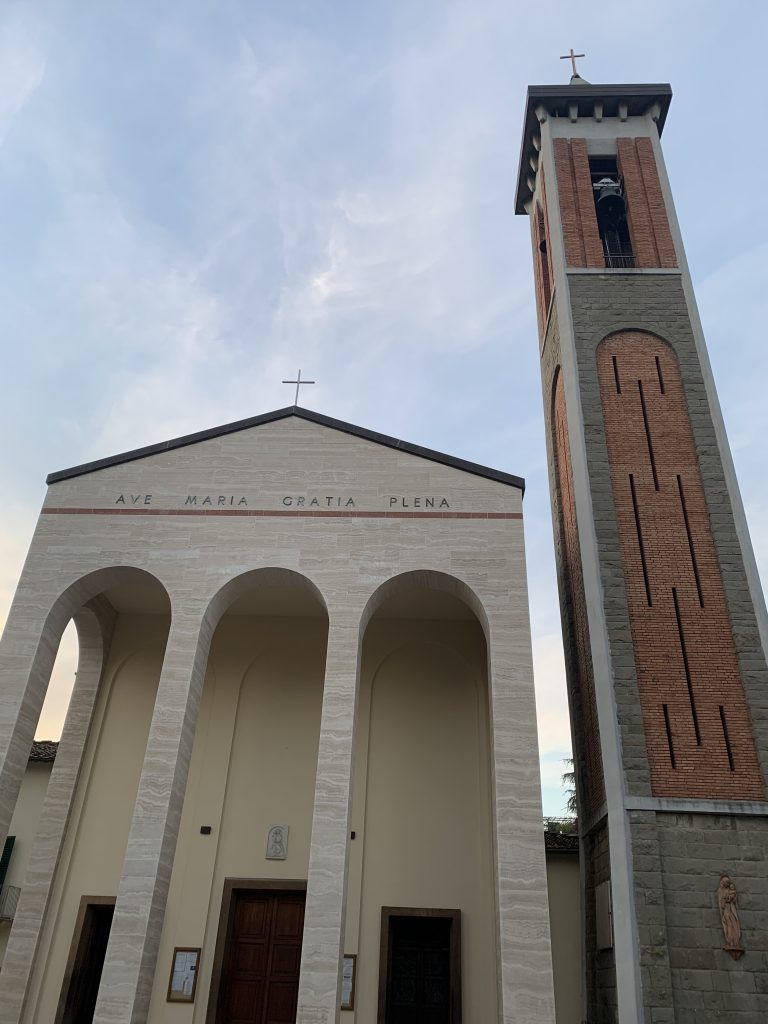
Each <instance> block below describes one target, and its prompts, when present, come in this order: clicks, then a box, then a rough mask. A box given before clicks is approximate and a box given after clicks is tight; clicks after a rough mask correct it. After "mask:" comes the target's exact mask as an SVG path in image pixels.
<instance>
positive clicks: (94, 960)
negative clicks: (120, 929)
mask: <svg viewBox="0 0 768 1024" xmlns="http://www.w3.org/2000/svg"><path fill="white" fill-rule="evenodd" d="M114 912H115V907H114V902H113V901H106V900H105V901H103V902H101V903H85V904H84V905H83V906H82V908H81V911H80V920H81V925H80V933H79V937H77V938H76V944H77V945H76V952H75V956H74V961H73V963H72V967H71V973H70V974H69V979H68V981H67V980H65V982H64V989H65V992H66V995H65V996H64V997H63V1000H62V1001H61V1002H60V1003H59V1012H58V1014H57V1018H56V1019H57V1022H58V1024H90V1022H91V1021H92V1020H93V1012H94V1010H95V1009H96V997H97V995H98V993H99V982H100V981H101V972H102V968H103V967H104V957H105V956H106V953H107V943H108V942H109V932H110V929H111V927H112V916H113V914H114Z"/></svg>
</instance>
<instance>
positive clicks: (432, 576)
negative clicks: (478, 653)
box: [360, 569, 489, 643]
mask: <svg viewBox="0 0 768 1024" xmlns="http://www.w3.org/2000/svg"><path fill="white" fill-rule="evenodd" d="M414 591H417V592H418V591H423V592H424V593H425V594H429V593H435V592H438V593H443V594H448V595H450V596H451V597H455V598H457V599H458V600H459V601H461V602H462V603H463V604H465V605H467V607H468V608H469V609H470V611H471V612H473V613H474V615H475V618H476V619H477V621H478V622H479V623H480V625H481V627H482V630H483V633H484V634H485V640H486V643H487V642H488V638H489V623H488V616H487V614H486V611H485V608H484V606H483V603H482V601H481V600H480V598H479V597H478V596H477V594H476V593H475V592H474V590H472V588H471V587H470V586H469V584H467V583H465V582H464V581H463V580H461V579H459V578H458V576H452V575H450V574H449V573H446V572H440V571H438V570H436V569H412V570H409V571H407V572H403V573H399V574H398V575H397V576H391V577H390V578H389V579H388V580H385V581H384V583H382V584H381V585H380V586H379V587H377V589H376V590H374V592H373V593H372V594H371V596H370V597H369V598H368V601H367V602H366V605H365V608H364V609H363V613H362V615H361V617H360V639H361V640H362V638H363V637H364V635H365V631H366V629H367V627H368V624H369V622H370V621H371V619H372V618H373V616H374V615H375V614H376V612H377V611H378V610H379V609H380V608H381V607H382V605H383V604H385V602H387V601H389V600H390V599H391V598H394V597H398V596H399V595H401V594H405V593H408V592H411V593H412V592H414Z"/></svg>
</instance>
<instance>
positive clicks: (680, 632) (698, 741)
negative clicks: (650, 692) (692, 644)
mask: <svg viewBox="0 0 768 1024" xmlns="http://www.w3.org/2000/svg"><path fill="white" fill-rule="evenodd" d="M672 602H673V604H674V606H675V620H676V622H677V635H678V637H679V639H680V651H681V652H682V655H683V666H684V668H685V682H686V685H687V687H688V700H689V701H690V704H691V718H692V719H693V729H694V732H695V733H696V746H697V747H700V746H701V730H700V729H699V716H698V714H697V713H696V699H695V698H694V696H693V682H692V681H691V666H690V665H689V663H688V650H687V648H686V646H685V633H684V632H683V620H682V619H681V618H680V602H679V601H678V600H677V588H676V587H672Z"/></svg>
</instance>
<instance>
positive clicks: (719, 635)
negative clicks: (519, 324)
mask: <svg viewBox="0 0 768 1024" xmlns="http://www.w3.org/2000/svg"><path fill="white" fill-rule="evenodd" d="M597 366H598V377H599V382H600V395H601V399H602V405H603V412H604V417H605V433H606V442H607V445H608V454H609V461H610V465H611V483H612V487H613V497H614V502H615V507H616V517H617V522H618V530H619V536H620V542H621V551H622V559H623V569H624V579H625V584H626V595H627V603H628V607H629V618H630V627H631V631H632V642H633V649H634V659H635V667H636V672H637V681H638V689H639V693H640V701H641V704H642V710H643V720H644V724H645V738H646V745H647V749H648V760H649V765H650V770H651V782H652V788H653V792H654V794H655V795H657V796H668V797H702V798H718V799H728V800H760V799H763V797H764V788H763V782H762V778H761V774H760V769H759V764H758V759H757V754H756V750H755V744H754V740H753V735H752V724H751V721H750V715H749V708H748V705H747V701H746V697H745V694H744V688H743V685H742V681H741V677H740V673H739V666H738V661H737V656H736V646H735V643H734V638H733V632H732V628H731V623H730V619H729V616H728V609H727V606H726V601H725V594H724V591H723V583H722V579H721V576H720V569H719V565H718V560H717V556H716V552H715V545H714V540H713V537H712V529H711V526H710V521H709V515H708V512H707V507H706V502H705V498H704V490H703V486H702V481H701V474H700V470H699V464H698V458H697V454H696V448H695V445H694V440H693V435H692V432H691V425H690V420H689V416H688V408H687V405H686V399H685V394H684V391H683V387H682V381H681V377H680V370H679V367H678V363H677V358H676V356H675V353H674V351H673V350H672V348H671V347H670V346H669V345H667V344H666V342H664V341H662V340H661V339H660V338H658V337H656V336H655V335H653V334H650V333H647V332H644V331H623V332H620V333H617V334H612V335H610V336H609V337H607V338H605V339H604V340H603V341H602V342H601V344H600V346H599V347H598V352H597Z"/></svg>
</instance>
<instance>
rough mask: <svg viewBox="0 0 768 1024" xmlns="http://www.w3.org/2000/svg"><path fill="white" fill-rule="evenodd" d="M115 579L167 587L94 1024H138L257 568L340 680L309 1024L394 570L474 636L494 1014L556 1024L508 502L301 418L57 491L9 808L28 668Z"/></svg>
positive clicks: (329, 758) (332, 950) (311, 955)
mask: <svg viewBox="0 0 768 1024" xmlns="http://www.w3.org/2000/svg"><path fill="white" fill-rule="evenodd" d="M191 498H196V500H195V501H191V500H190V499H191ZM206 499H208V500H206ZM299 499H303V500H302V501H299ZM314 500H316V502H317V503H316V504H314ZM116 566H117V567H121V566H122V567H126V566H132V567H134V568H137V569H143V570H145V571H146V572H148V573H150V574H151V575H152V576H153V577H154V578H155V580H156V581H159V583H160V584H161V585H162V586H163V587H164V588H165V591H166V592H167V594H168V596H169V597H170V603H171V621H172V627H171V634H170V637H169V640H168V645H167V649H166V655H165V663H164V665H163V670H162V674H161V682H160V685H159V688H158V698H157V701H156V704H155V711H154V715H153V721H152V725H151V726H150V738H149V740H148V745H147V754H146V758H145V762H144V768H143V771H142V778H141V781H140V785H139V794H140V795H139V800H138V801H137V804H136V807H135V811H134V818H133V821H132V824H131V831H130V837H129V841H128V853H127V856H126V861H125V869H124V874H123V879H122V881H121V885H120V889H119V895H118V900H117V906H116V910H115V920H114V924H113V929H112V932H113V935H114V936H118V935H119V936H123V935H126V936H128V935H129V934H130V936H131V940H130V941H125V942H123V943H118V942H117V939H115V941H114V942H110V946H109V949H108V952H107V958H106V962H105V967H104V974H103V978H104V979H109V982H110V984H109V985H108V986H107V984H106V982H105V987H104V988H103V989H102V991H101V996H100V1001H99V1009H98V1011H97V1014H96V1018H95V1019H96V1020H98V1021H99V1024H107V1022H109V1024H112V1022H115V1024H118V1022H119V1024H129V1022H131V1021H138V1020H143V1019H146V1004H147V999H148V993H149V990H150V987H151V982H152V975H153V973H154V966H155V959H156V953H157V949H158V943H159V939H160V932H161V929H162V925H163V913H164V907H165V900H166V896H167V888H168V884H167V879H168V877H169V874H170V865H171V862H172V860H173V856H174V850H175V843H176V833H177V830H178V818H179V813H180V808H181V804H182V801H183V795H184V790H185V786H186V777H187V763H188V757H189V750H190V749H191V742H192V737H193V735H194V730H195V722H196V717H197V691H198V689H199V685H198V680H199V678H201V675H202V670H203V669H204V667H205V666H204V664H203V662H204V660H205V656H206V655H207V649H208V646H207V645H208V642H209V640H210V633H211V630H212V628H213V627H214V626H215V623H216V621H218V620H217V618H216V616H217V615H219V614H221V613H223V611H224V605H223V604H222V601H224V596H223V595H226V594H229V593H230V591H231V590H232V588H233V586H235V584H236V583H237V581H239V580H241V579H242V578H243V577H244V576H245V575H246V574H250V573H251V572H254V571H256V570H260V571H262V572H266V573H267V574H268V573H269V572H270V571H271V568H270V567H276V568H277V571H282V570H288V571H290V572H292V573H294V574H299V575H300V576H301V577H302V578H303V580H304V583H305V584H306V586H308V587H310V588H312V587H314V588H315V590H316V592H317V593H319V595H320V597H321V600H322V601H323V602H324V603H325V605H326V607H327V610H328V615H329V621H330V631H331V636H334V637H336V638H337V639H338V643H339V644H340V646H339V647H338V648H336V650H337V655H336V656H335V657H337V659H338V657H341V654H340V653H339V652H342V653H343V657H344V662H345V666H346V667H345V674H344V678H343V680H342V677H341V675H340V674H339V675H338V678H337V676H336V675H334V676H333V678H334V680H335V682H336V683H338V686H329V685H328V683H327V682H326V693H325V697H326V698H327V700H325V699H324V711H323V716H324V718H323V721H324V725H323V729H325V732H326V740H327V742H326V744H325V747H324V746H323V742H324V741H323V740H322V739H321V744H320V746H321V756H320V758H319V762H318V777H317V788H316V804H315V814H314V822H315V832H314V834H313V839H312V843H313V849H318V848H319V847H320V846H322V845H324V846H325V848H327V850H329V851H331V850H333V877H334V879H335V880H336V881H335V882H334V888H333V891H331V889H330V888H329V887H326V885H325V879H326V874H327V872H326V867H327V865H326V863H325V861H324V862H323V863H320V858H319V857H314V856H313V855H311V856H310V877H309V879H308V889H307V907H308V921H311V927H308V929H307V934H306V935H305V949H304V952H303V960H302V963H303V965H304V967H305V968H306V970H305V974H306V976H307V978H306V980H307V984H306V985H305V986H304V988H303V993H304V995H303V997H302V1000H300V1006H301V1009H300V1012H299V1017H298V1020H299V1022H300V1024H310V1022H313V1021H316V1020H323V1021H324V1022H326V1021H333V1020H337V1019H338V998H337V988H338V977H339V968H340V957H341V954H342V953H343V948H342V945H341V940H342V929H341V922H342V920H343V913H342V911H343V903H344V880H345V877H346V857H347V845H346V842H345V840H346V836H347V835H348V815H349V778H348V776H349V771H348V770H347V769H348V767H349V765H350V764H351V750H352V749H353V739H354V736H353V731H354V701H355V696H354V695H355V691H356V683H355V680H354V678H353V676H354V672H355V670H356V666H357V663H358V633H359V630H360V628H361V623H362V618H363V614H364V610H365V609H366V608H367V605H368V602H369V600H370V599H371V597H372V595H373V594H374V593H375V592H376V591H377V590H379V589H380V588H381V587H382V586H383V585H384V584H385V583H387V581H389V580H392V579H393V578H395V577H398V576H399V575H400V574H403V573H415V574H417V575H419V574H421V575H422V576H424V580H425V582H424V586H429V585H430V583H429V581H430V580H432V579H433V578H435V577H440V578H441V579H442V578H444V579H447V580H453V581H454V582H455V585H456V586H457V587H463V588H465V590H466V592H467V593H469V594H471V595H473V600H475V601H476V602H477V609H478V615H479V616H480V618H481V619H482V621H483V623H484V625H485V627H486V633H487V640H488V652H489V703H490V715H491V728H492V747H491V749H492V751H493V753H492V758H493V761H492V765H491V771H492V776H493V779H494V793H493V801H494V803H493V809H494V844H495V856H494V860H495V864H496V877H495V893H496V902H497V912H498V918H497V920H498V934H497V949H498V951H499V952H498V957H499V959H498V963H497V976H498V978H499V1005H500V1008H501V1014H502V1016H503V1019H504V1020H505V1024H534V1022H535V1024H553V1019H554V998H553V987H552V976H551V960H550V955H549V919H548V912H547V898H546V873H545V864H544V850H543V844H542V843H541V802H540V780H539V775H538V759H537V745H536V718H535V701H534V693H533V673H532V663H531V649H530V632H529V622H528V612H527V607H528V605H527V587H526V579H525V556H524V541H523V528H522V491H521V489H520V487H518V486H515V485H512V484H510V483H504V482H500V481H497V480H494V479H491V478H489V477H487V476H483V475H479V474H475V473H472V472H469V471H466V470H463V469H460V468H457V467H456V466H450V465H446V464H443V463H440V462H436V461H433V460H431V459H427V458H425V457H421V456H418V455H416V454H414V453H413V452H407V451H403V450H400V449H395V448H390V447H385V446H384V445H382V444H377V443H375V441H372V440H369V439H366V438H363V437H360V436H357V435H354V434H350V433H347V432H345V431H343V430H338V429H333V428H331V427H327V426H324V425H320V424H318V423H316V422H311V421H308V420H306V419H303V418H301V417H300V416H299V415H298V414H296V415H289V416H287V417H284V418H282V419H280V420H276V421H270V422H265V423H262V424H259V425H258V426H252V427H248V428H246V429H243V430H241V431H239V432H232V433H229V434H222V435H219V436H216V437H212V438H209V439H206V440H201V441H198V442H197V443H195V444H191V445H189V446H188V447H180V448H176V449H173V450H166V451H159V452H155V453H153V454H151V455H147V456H144V457H142V458H138V459H135V460H133V461H128V462H123V463H118V464H112V465H108V466H105V467H103V468H100V469H97V470H93V471H90V472H87V473H85V474H83V475H81V476H78V477H76V478H69V479H63V480H61V481H59V482H57V483H54V484H52V485H51V487H50V488H49V491H48V494H47V496H46V500H45V505H44V508H43V510H42V514H41V516H40V520H39V523H38V526H37V529H36V531H35V535H34V537H33V541H32V545H31V549H30V553H29V556H28V559H27V562H26V564H25V568H24V572H23V575H22V578H21V581H20V583H19V588H18V591H17V595H16V598H15V600H14V605H13V607H12V609H11V613H10V615H9V620H8V623H9V625H8V628H7V630H6V634H5V635H4V637H3V641H2V645H0V761H2V760H3V755H5V754H6V752H9V756H8V757H7V758H5V763H6V765H7V767H8V769H9V770H8V773H7V777H8V780H9V785H8V786H7V788H6V793H5V795H6V803H10V804H11V805H12V802H13V799H14V792H12V790H13V789H14V786H16V785H18V782H19V781H20V777H21V774H20V773H21V771H22V770H23V765H22V767H21V768H18V766H19V765H21V763H22V761H23V762H24V763H26V753H28V750H29V747H30V746H31V742H32V736H33V733H34V726H35V723H36V721H37V717H38V714H39V709H40V702H41V699H42V696H41V695H42V692H43V691H44V680H43V679H42V678H41V674H40V670H39V664H40V659H39V658H38V657H37V654H36V652H37V651H38V650H39V649H40V647H44V648H45V650H46V651H55V648H56V645H57V643H58V639H59V636H60V632H61V630H62V629H63V627H64V624H65V621H66V618H67V617H68V616H69V615H71V614H72V611H71V610H70V609H71V600H70V597H71V595H73V594H74V595H77V593H79V592H80V589H82V590H83V594H84V597H83V600H87V599H88V598H90V597H93V596H95V594H94V592H93V587H94V586H96V583H94V581H98V580H101V579H112V575H113V573H114V571H115V569H114V567H116ZM85 581H90V583H88V586H86V585H85ZM105 585H107V586H108V585H109V584H105ZM86 591H87V593H86ZM232 592H233V593H234V591H232ZM62 595H65V597H66V600H67V602H68V603H67V604H66V607H64V606H63V605H62V601H63V598H62ZM72 600H74V598H72ZM28 609H29V613H28V614H27V610H28ZM329 646H330V645H329ZM200 652H202V654H201V653H200ZM50 660H51V661H52V658H51V659H50ZM198 662H200V664H198ZM335 664H336V662H335V661H333V660H332V659H331V658H330V654H329V671H331V672H332V673H334V672H335V669H334V667H333V666H334V665H335ZM350 680H352V681H351V682H350ZM342 683H343V685H342ZM342 690H343V692H342ZM337 698H338V699H337ZM326 710H327V712H328V715H327V717H328V727H327V728H326V725H325V718H326ZM337 721H339V722H343V729H341V730H339V731H338V732H337V731H336V730H335V726H334V723H335V722H337ZM326 748H327V749H326ZM324 750H325V753H323V751H324ZM340 769H341V770H340ZM341 776H344V777H343V778H342V777H341ZM158 780H159V785H156V783H157V782H158ZM0 810H3V811H5V805H3V806H2V807H0ZM56 810H57V813H58V812H59V810H61V809H56ZM62 813H64V812H63V811H62ZM325 823H327V825H328V829H330V831H331V832H332V834H333V836H334V840H333V842H332V843H331V842H329V841H328V838H327V835H326V832H324V831H323V828H321V825H323V826H324V824H325ZM6 826H7V820H4V821H3V822H2V828H3V829H4V828H5V827H6ZM150 826H151V827H150ZM326 831H327V830H326ZM326 860H327V858H326ZM521 879H522V881H521ZM521 908H522V913H521ZM118 981H119V984H118ZM107 988H109V993H108V994H107V991H106V989H107Z"/></svg>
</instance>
